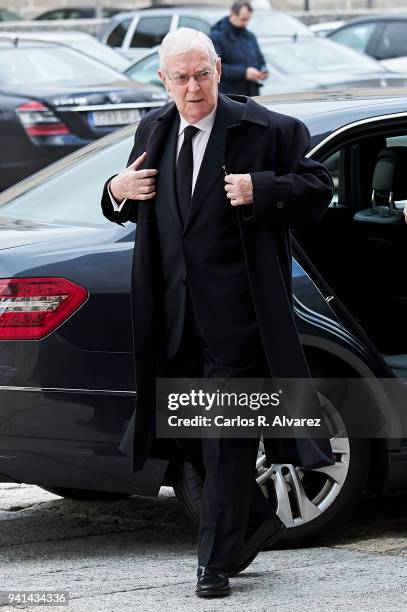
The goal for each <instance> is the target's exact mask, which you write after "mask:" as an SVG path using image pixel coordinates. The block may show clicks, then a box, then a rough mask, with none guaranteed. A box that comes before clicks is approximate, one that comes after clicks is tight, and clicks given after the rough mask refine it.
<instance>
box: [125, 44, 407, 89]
mask: <svg viewBox="0 0 407 612" xmlns="http://www.w3.org/2000/svg"><path fill="white" fill-rule="evenodd" d="M261 48H262V51H263V54H264V57H265V59H266V62H267V67H268V70H269V77H268V78H267V80H266V81H264V82H263V84H262V87H261V94H262V95H263V94H265V95H267V94H274V93H281V92H288V91H297V92H298V91H306V90H316V89H332V88H333V87H335V88H339V89H343V88H345V87H388V86H393V87H394V86H395V87H400V86H402V87H404V86H406V85H407V72H406V73H405V74H401V73H397V74H395V73H393V72H391V71H390V70H387V69H386V68H384V67H383V66H381V65H380V64H379V62H376V61H375V60H374V59H372V58H370V57H366V56H363V55H361V54H360V53H357V52H356V51H353V50H352V49H346V48H345V47H343V46H342V45H339V44H337V43H334V42H332V41H330V40H325V39H321V38H319V37H316V36H315V37H312V36H304V37H299V38H297V39H295V40H293V39H291V38H290V39H289V38H286V37H285V38H278V39H276V40H273V41H271V40H269V41H265V42H263V44H262V47H261ZM158 64H159V59H158V51H157V49H155V50H152V51H151V52H150V53H146V54H145V55H144V56H143V57H142V58H141V59H139V60H138V61H136V62H134V63H133V64H132V65H130V66H129V67H128V68H126V70H125V74H126V75H127V76H128V77H130V78H131V79H133V80H134V81H137V82H139V83H146V84H148V83H150V84H154V85H159V86H161V87H163V85H162V83H161V81H160V79H159V78H158V76H157V70H158Z"/></svg>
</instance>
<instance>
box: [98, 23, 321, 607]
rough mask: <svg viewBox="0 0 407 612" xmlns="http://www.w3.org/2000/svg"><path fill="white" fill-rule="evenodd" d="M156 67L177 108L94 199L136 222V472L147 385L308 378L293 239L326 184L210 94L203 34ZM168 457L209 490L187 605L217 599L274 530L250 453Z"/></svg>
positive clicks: (142, 449)
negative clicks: (179, 460)
mask: <svg viewBox="0 0 407 612" xmlns="http://www.w3.org/2000/svg"><path fill="white" fill-rule="evenodd" d="M160 66H161V68H160V70H159V76H160V78H161V79H162V81H163V83H164V85H165V87H166V88H167V90H168V91H169V93H170V96H171V97H172V99H173V101H172V102H170V103H168V104H167V105H166V106H164V107H163V108H160V109H158V110H154V111H152V112H150V113H148V114H147V115H145V116H144V117H143V119H142V120H141V122H140V125H139V126H138V129H137V131H136V135H135V142H134V147H133V150H132V151H131V154H130V158H129V165H128V167H127V168H126V169H124V170H123V171H122V172H120V173H119V174H117V175H115V176H114V177H112V178H110V179H109V180H108V181H107V182H106V184H105V188H104V192H103V197H102V209H103V213H104V214H105V216H106V217H107V218H108V219H110V220H111V221H113V222H116V223H120V224H123V223H124V222H126V221H131V222H135V223H137V229H136V240H135V247H134V258H133V270H132V294H131V296H132V323H133V329H132V332H133V340H134V356H135V368H136V384H137V404H136V407H135V411H134V414H133V416H132V418H131V420H130V422H129V424H128V426H127V429H126V431H125V433H124V436H123V439H122V441H121V444H120V446H119V448H120V449H121V450H122V451H123V452H125V453H127V454H129V455H130V456H131V457H132V460H133V469H134V470H139V469H142V467H143V465H144V462H145V460H146V457H147V456H148V454H149V453H150V452H151V449H152V446H154V444H155V443H156V441H155V399H156V398H155V382H156V378H157V377H164V378H177V377H178V378H188V377H196V376H197V375H198V376H201V377H203V378H204V379H211V378H222V379H225V378H226V379H230V378H250V377H253V378H257V377H258V378H262V377H269V376H271V377H274V378H275V377H279V378H293V377H296V378H301V379H308V380H311V379H310V373H309V370H308V367H307V363H306V360H305V357H304V354H303V351H302V348H301V344H300V341H299V338H298V334H297V331H296V327H295V322H294V315H293V309H292V301H291V300H292V297H291V295H292V290H291V250H290V233H289V228H291V227H297V226H301V225H303V224H307V223H312V222H315V221H318V220H319V219H320V218H321V216H322V215H323V213H324V211H325V209H326V207H327V206H328V204H329V202H330V199H331V195H332V181H331V178H330V176H329V174H328V173H327V171H326V170H325V169H324V168H323V167H322V166H321V165H319V164H318V163H316V162H314V161H312V160H309V159H307V158H306V157H305V153H306V151H307V149H308V147H309V142H310V141H309V132H308V130H307V129H306V127H305V126H304V125H303V124H302V123H301V122H300V121H298V120H296V119H294V118H292V117H288V116H285V115H281V114H278V113H275V112H272V111H269V110H266V109H265V108H263V107H262V106H260V105H259V104H257V103H256V102H254V101H253V100H251V99H249V98H240V99H238V100H234V99H231V98H229V97H226V96H224V95H222V94H219V93H218V83H219V79H220V75H221V60H220V58H219V57H217V54H216V51H215V49H214V47H213V44H212V42H211V41H210V39H209V38H208V37H207V36H206V35H205V34H203V33H200V32H197V31H195V30H191V29H188V28H181V29H180V30H178V31H176V32H173V33H170V34H168V35H167V36H166V38H165V39H164V40H163V43H162V45H161V48H160ZM313 396H314V397H313V399H314V400H315V398H316V397H317V396H316V394H315V393H313ZM310 398H311V396H310ZM317 410H318V411H321V407H320V405H319V402H318V409H317ZM314 415H315V411H314ZM319 416H320V415H319ZM187 442H188V443H187ZM275 442H276V443H275V444H273V445H271V448H270V446H269V451H268V452H269V459H270V460H273V461H280V462H288V463H294V464H295V465H300V466H302V467H303V468H313V467H319V466H323V465H331V464H332V463H333V456H332V451H331V446H330V442H329V437H327V436H326V435H324V434H322V436H321V437H320V438H319V439H314V438H312V436H311V437H309V438H301V439H289V440H279V441H275ZM177 444H178V446H179V447H180V448H181V449H182V451H183V453H184V455H185V457H186V458H187V459H188V460H190V461H191V462H192V463H193V464H194V466H195V467H196V469H197V470H198V471H199V472H200V473H201V475H202V478H203V491H202V501H201V517H200V529H199V542H198V584H197V589H196V592H197V594H198V595H199V596H223V595H227V594H229V580H228V577H229V576H230V575H236V574H237V573H238V572H240V571H242V570H243V569H244V568H245V567H247V565H249V563H250V562H251V561H252V560H253V559H254V557H255V556H256V554H257V552H258V550H259V549H260V548H261V546H262V545H263V544H264V543H265V542H266V541H267V542H268V543H270V542H272V541H273V539H274V538H276V537H279V535H280V534H281V531H282V530H283V529H284V526H283V525H282V523H281V522H280V521H279V520H278V518H277V516H276V515H275V514H274V512H273V511H272V509H271V506H269V504H268V502H267V501H266V498H265V497H264V496H263V494H262V492H261V490H260V488H259V486H258V485H257V483H256V481H255V464H256V456H257V450H258V440H257V439H255V438H235V439H225V438H210V437H202V438H201V439H200V440H199V439H198V440H195V441H192V442H191V440H177ZM266 446H267V445H266Z"/></svg>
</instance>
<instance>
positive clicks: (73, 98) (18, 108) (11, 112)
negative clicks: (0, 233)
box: [0, 35, 167, 190]
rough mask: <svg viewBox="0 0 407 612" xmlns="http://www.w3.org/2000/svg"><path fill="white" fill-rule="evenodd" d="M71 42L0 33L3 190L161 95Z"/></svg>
mask: <svg viewBox="0 0 407 612" xmlns="http://www.w3.org/2000/svg"><path fill="white" fill-rule="evenodd" d="M166 98H167V97H166V95H165V94H164V93H163V92H162V90H161V89H158V88H156V87H152V86H146V85H138V84H137V83H134V82H133V81H131V80H130V79H128V78H127V77H125V76H123V75H122V74H120V73H119V72H116V71H115V70H113V69H111V68H109V67H107V66H105V65H104V64H102V63H101V62H98V61H97V60H94V59H92V58H91V57H86V56H85V55H84V54H83V53H80V52H78V51H75V50H74V49H71V48H69V47H65V46H61V45H55V44H48V43H44V42H38V41H37V42H36V41H31V42H29V41H28V40H26V39H24V37H22V38H15V39H13V38H12V37H10V38H8V37H7V36H5V35H2V36H1V37H0V190H1V189H5V188H6V187H9V186H11V185H13V184H14V183H16V182H17V181H19V180H21V179H22V178H25V177H26V176H28V175H30V174H32V173H34V172H36V171H37V170H39V169H41V168H43V167H44V166H47V165H48V164H50V163H51V162H53V161H55V160H57V159H60V158H61V157H63V156H64V155H67V154H68V153H72V151H75V150H76V149H78V148H80V147H82V146H83V145H85V144H88V143H89V142H92V141H93V140H96V139H97V138H100V137H101V136H105V135H106V134H108V133H109V132H111V131H112V130H115V129H117V128H118V127H121V126H123V125H126V124H128V123H131V122H133V121H135V120H137V119H138V118H139V117H140V114H141V113H142V112H144V111H145V110H146V109H148V108H150V107H151V106H159V105H161V104H162V103H163V101H164V100H165V99H166Z"/></svg>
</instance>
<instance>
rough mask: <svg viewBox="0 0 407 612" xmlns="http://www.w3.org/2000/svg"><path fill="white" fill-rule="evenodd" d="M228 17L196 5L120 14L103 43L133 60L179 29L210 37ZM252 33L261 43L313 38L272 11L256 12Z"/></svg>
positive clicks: (221, 11)
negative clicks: (264, 41) (201, 33)
mask: <svg viewBox="0 0 407 612" xmlns="http://www.w3.org/2000/svg"><path fill="white" fill-rule="evenodd" d="M226 14H227V9H226V8H211V7H206V8H199V7H195V6H194V7H185V8H183V7H177V8H156V9H148V10H139V11H132V12H128V13H127V12H126V13H120V14H119V15H115V16H114V17H113V18H112V19H111V21H110V22H109V23H108V25H107V27H106V28H105V29H104V30H103V31H102V33H101V35H100V40H101V41H102V42H103V43H105V44H106V45H108V46H109V47H112V48H113V49H116V50H117V51H120V52H121V53H122V54H123V55H124V56H125V57H128V58H130V59H133V60H134V59H137V58H139V57H141V56H142V55H143V54H144V53H145V52H146V51H147V50H149V49H150V48H151V47H154V46H156V45H159V44H160V43H161V41H162V39H163V38H164V36H165V35H166V34H168V32H172V31H173V30H176V29H177V28H182V27H187V28H194V29H195V30H200V31H202V32H205V34H209V31H210V29H211V26H212V25H213V24H214V23H216V22H217V21H218V20H219V19H222V18H223V17H225V15H226ZM249 30H250V31H251V32H254V34H256V36H257V38H258V39H259V41H260V42H261V41H262V40H263V39H266V38H269V37H270V36H273V37H280V36H301V37H302V36H310V37H312V36H313V34H312V32H311V31H310V30H309V29H308V28H307V27H306V26H305V25H304V24H303V23H301V21H299V20H298V19H295V18H294V17H291V16H290V15H286V14H285V13H281V12H280V11H271V10H268V11H265V10H255V11H254V12H253V16H252V19H251V20H250V24H249Z"/></svg>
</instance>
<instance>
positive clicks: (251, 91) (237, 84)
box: [209, 17, 266, 96]
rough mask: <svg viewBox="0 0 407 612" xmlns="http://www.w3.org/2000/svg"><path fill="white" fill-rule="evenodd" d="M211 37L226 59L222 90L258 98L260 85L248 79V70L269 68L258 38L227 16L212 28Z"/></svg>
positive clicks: (220, 87) (219, 53)
mask: <svg viewBox="0 0 407 612" xmlns="http://www.w3.org/2000/svg"><path fill="white" fill-rule="evenodd" d="M209 36H210V38H211V39H212V42H213V44H214V46H215V49H216V52H217V54H218V55H219V57H220V58H221V60H222V75H221V79H220V85H219V91H220V92H222V93H227V94H240V95H244V96H258V95H259V93H260V85H259V84H258V83H256V82H255V81H248V80H247V79H246V68H249V67H252V68H257V69H258V70H263V69H264V68H265V67H266V62H265V60H264V57H263V54H262V52H261V51H260V48H259V45H258V42H257V40H256V37H255V35H254V34H252V32H249V30H247V29H246V28H237V27H236V26H234V25H233V24H231V23H230V21H229V18H228V17H224V18H223V19H221V20H220V21H218V22H217V23H215V25H214V26H212V29H211V32H210V34H209Z"/></svg>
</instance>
